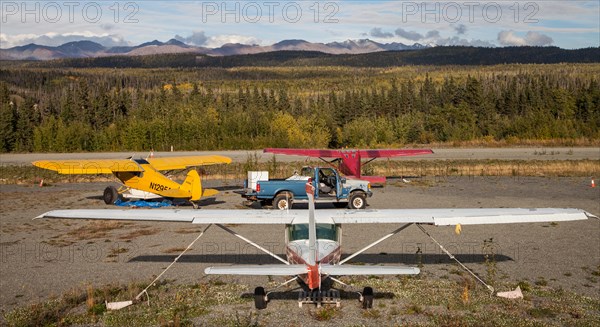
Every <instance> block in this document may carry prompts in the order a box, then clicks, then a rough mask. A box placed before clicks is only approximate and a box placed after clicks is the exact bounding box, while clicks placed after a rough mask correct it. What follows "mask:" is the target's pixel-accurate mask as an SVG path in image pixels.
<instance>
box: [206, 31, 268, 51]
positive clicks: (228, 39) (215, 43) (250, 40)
mask: <svg viewBox="0 0 600 327" xmlns="http://www.w3.org/2000/svg"><path fill="white" fill-rule="evenodd" d="M226 43H241V44H250V45H251V44H262V41H261V40H260V39H258V38H256V37H254V36H245V35H236V34H228V35H216V36H211V37H209V38H208V40H207V41H206V43H205V44H204V46H206V47H208V48H218V47H220V46H222V45H223V44H226Z"/></svg>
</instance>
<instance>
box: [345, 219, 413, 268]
mask: <svg viewBox="0 0 600 327" xmlns="http://www.w3.org/2000/svg"><path fill="white" fill-rule="evenodd" d="M410 225H412V223H409V224H404V225H402V226H400V228H398V229H396V230H395V231H393V232H391V233H389V234H387V235H386V236H384V237H382V238H380V239H378V240H377V241H375V242H373V243H371V244H369V245H367V246H365V247H364V248H362V249H360V250H358V252H355V253H353V254H352V255H351V256H349V257H347V258H346V259H344V260H342V261H340V263H339V264H340V265H343V264H344V263H345V262H347V261H348V260H350V259H352V258H354V257H356V256H357V255H359V254H361V253H363V252H365V251H367V250H368V249H370V248H372V247H374V246H375V245H377V244H379V243H381V242H383V241H385V240H386V239H388V238H390V237H392V236H394V235H396V234H398V233H400V232H401V231H402V230H403V229H405V228H406V227H408V226H410Z"/></svg>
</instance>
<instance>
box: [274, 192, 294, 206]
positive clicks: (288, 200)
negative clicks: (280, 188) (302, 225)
mask: <svg viewBox="0 0 600 327" xmlns="http://www.w3.org/2000/svg"><path fill="white" fill-rule="evenodd" d="M273 208H275V209H279V210H287V209H291V208H292V196H291V195H289V193H280V194H277V196H276V197H275V199H274V200H273Z"/></svg>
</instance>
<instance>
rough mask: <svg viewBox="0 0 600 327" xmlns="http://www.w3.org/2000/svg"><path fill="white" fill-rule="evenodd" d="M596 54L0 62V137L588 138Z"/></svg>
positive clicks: (319, 141)
mask: <svg viewBox="0 0 600 327" xmlns="http://www.w3.org/2000/svg"><path fill="white" fill-rule="evenodd" d="M598 70H600V67H599V66H598V65H529V66H510V65H502V66H496V67H491V68H487V69H483V68H477V67H475V68H470V69H466V68H464V67H458V66H456V67H445V68H439V67H438V68H423V67H404V68H402V67H398V68H394V69H392V70H381V69H363V68H344V69H339V68H335V67H329V68H327V67H323V68H318V69H317V68H303V67H291V68H260V69H249V68H248V69H243V68H231V69H224V68H220V69H217V68H208V69H199V68H195V69H170V68H169V69H126V70H120V69H100V68H94V69H79V70H76V69H69V70H67V69H39V68H23V67H10V68H6V69H0V104H1V112H0V151H2V152H29V151H35V152H45V151H48V152H73V151H147V150H149V149H154V150H157V151H165V150H169V149H170V148H171V146H173V147H174V148H175V149H176V150H221V149H259V148H263V147H317V148H327V147H330V148H339V147H346V146H347V147H396V146H402V145H405V144H415V143H418V144H427V143H432V142H455V141H471V140H489V141H491V140H507V139H526V140H548V139H579V138H587V139H591V140H598V139H599V138H600V87H599V85H598V80H597V76H599V75H598V74H597V73H598Z"/></svg>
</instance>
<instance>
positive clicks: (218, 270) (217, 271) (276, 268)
mask: <svg viewBox="0 0 600 327" xmlns="http://www.w3.org/2000/svg"><path fill="white" fill-rule="evenodd" d="M419 272H420V270H419V268H415V267H406V266H355V265H322V266H321V273H323V274H328V275H332V276H345V275H417V274H419ZM204 273H205V274H207V275H250V276H294V275H300V274H306V273H307V267H306V265H284V264H274V265H231V266H218V267H208V268H206V269H204Z"/></svg>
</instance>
